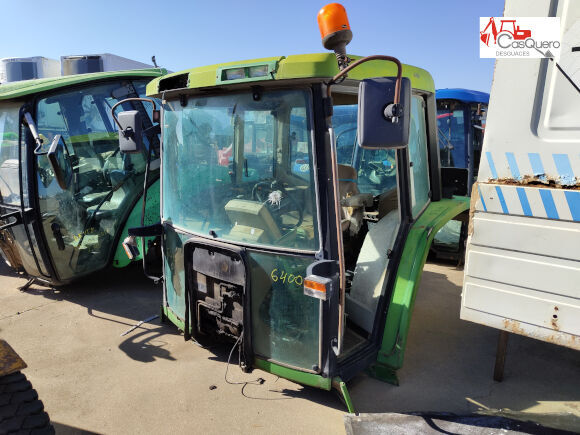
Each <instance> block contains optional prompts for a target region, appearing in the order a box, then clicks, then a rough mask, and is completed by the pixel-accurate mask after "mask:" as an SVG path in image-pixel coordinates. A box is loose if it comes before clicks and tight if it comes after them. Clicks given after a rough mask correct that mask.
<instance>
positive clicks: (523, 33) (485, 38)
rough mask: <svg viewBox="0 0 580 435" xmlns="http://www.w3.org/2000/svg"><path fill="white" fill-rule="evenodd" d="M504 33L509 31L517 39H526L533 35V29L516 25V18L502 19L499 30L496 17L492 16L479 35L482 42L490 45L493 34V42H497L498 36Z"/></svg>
mask: <svg viewBox="0 0 580 435" xmlns="http://www.w3.org/2000/svg"><path fill="white" fill-rule="evenodd" d="M490 27H491V31H490ZM502 33H508V34H510V35H511V37H512V38H513V39H516V40H525V39H527V38H531V36H532V31H531V30H523V29H520V26H518V25H516V20H501V25H500V28H499V30H497V26H496V24H495V19H494V18H493V17H491V18H490V19H489V22H488V23H487V26H485V29H483V30H481V31H480V32H479V35H480V36H479V37H480V39H481V40H482V42H483V43H484V44H485V45H487V46H488V47H489V43H490V39H491V36H492V35H493V43H494V44H497V38H498V36H499V35H501V34H502Z"/></svg>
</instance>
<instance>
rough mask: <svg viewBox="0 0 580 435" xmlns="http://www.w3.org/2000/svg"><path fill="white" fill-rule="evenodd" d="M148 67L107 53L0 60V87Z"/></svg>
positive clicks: (149, 66)
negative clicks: (28, 81)
mask: <svg viewBox="0 0 580 435" xmlns="http://www.w3.org/2000/svg"><path fill="white" fill-rule="evenodd" d="M152 67H153V65H149V64H146V63H143V62H138V61H136V60H132V59H128V58H126V57H121V56H117V55H114V54H111V53H102V54H79V55H69V56H61V58H60V60H56V59H49V58H47V57H42V56H32V57H7V58H3V59H0V84H2V83H10V82H16V81H20V80H30V79H43V78H49V77H58V76H61V75H63V76H66V75H72V74H87V73H94V72H105V71H123V70H131V69H146V68H152Z"/></svg>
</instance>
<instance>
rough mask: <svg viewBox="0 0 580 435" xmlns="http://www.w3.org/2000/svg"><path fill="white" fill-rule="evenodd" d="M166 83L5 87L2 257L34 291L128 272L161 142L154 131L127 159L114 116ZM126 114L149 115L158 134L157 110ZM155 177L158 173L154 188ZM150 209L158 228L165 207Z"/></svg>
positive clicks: (86, 80)
mask: <svg viewBox="0 0 580 435" xmlns="http://www.w3.org/2000/svg"><path fill="white" fill-rule="evenodd" d="M162 74H163V71H162V70H160V69H153V68H151V69H145V70H131V71H104V72H96V73H90V74H74V75H66V76H62V77H51V78H40V79H32V80H23V81H14V82H9V83H4V84H2V85H0V220H1V227H0V248H1V253H2V255H3V257H4V259H5V260H6V261H7V262H8V264H9V265H10V266H11V267H12V268H14V269H16V270H18V271H22V272H24V273H26V275H27V276H28V277H29V278H30V279H31V281H30V283H32V280H37V281H40V282H43V283H45V284H50V285H61V284H66V283H68V282H71V281H73V280H75V279H77V278H79V277H82V276H85V275H87V274H90V273H93V272H97V271H99V270H102V269H103V268H105V267H107V266H109V265H111V264H112V265H113V266H116V267H123V266H125V265H127V264H129V262H130V261H129V259H128V258H127V256H126V255H125V253H124V250H123V247H122V245H121V243H120V241H122V240H123V239H124V237H125V236H126V233H127V225H129V226H135V225H138V224H139V218H140V216H141V204H140V203H138V201H139V199H140V198H141V197H142V193H143V186H144V178H145V173H146V169H147V162H148V159H149V160H150V161H153V162H155V161H157V163H159V137H158V135H157V133H155V132H154V131H153V130H148V131H147V132H146V134H145V135H144V137H143V141H144V144H145V147H144V149H143V151H142V152H141V153H139V154H132V155H128V154H127V155H125V154H122V153H120V152H119V141H118V133H117V128H116V126H115V124H114V122H113V118H112V116H111V114H110V109H111V107H112V106H113V105H114V104H116V103H117V102H118V101H120V100H124V99H126V98H138V97H143V96H145V86H146V84H147V83H148V82H149V81H150V80H151V79H153V78H155V77H158V76H160V75H162ZM123 107H124V108H125V109H126V110H129V109H133V110H137V111H139V112H140V113H142V115H143V117H142V119H143V124H142V126H143V130H147V129H148V128H149V127H151V126H152V125H153V123H152V118H151V114H152V111H151V109H152V107H151V105H149V104H144V103H143V102H141V101H139V100H133V101H127V102H126V103H124V106H123ZM149 150H151V152H150V153H149ZM157 166H158V164H157ZM158 173H159V171H158V169H157V170H156V169H155V167H154V166H152V169H151V176H150V177H149V181H151V182H152V183H153V182H154V181H155V180H156V179H157V180H158ZM152 183H150V185H149V187H150V188H151V189H149V190H151V192H153V191H154V190H155V186H154V185H152ZM153 184H154V183H153ZM157 189H158V186H157ZM157 192H158V190H157ZM155 196H156V195H153V197H155ZM157 196H158V193H157ZM150 204H151V205H153V208H152V209H150V210H152V215H153V221H156V220H158V217H159V212H158V205H159V203H158V201H154V202H150ZM128 222H130V223H129V224H128ZM139 258H140V257H139Z"/></svg>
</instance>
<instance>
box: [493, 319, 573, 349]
mask: <svg viewBox="0 0 580 435" xmlns="http://www.w3.org/2000/svg"><path fill="white" fill-rule="evenodd" d="M551 322H552V328H553V330H554V332H553V333H551V334H550V333H548V334H541V335H539V334H538V332H537V330H536V329H534V328H530V327H529V326H528V325H527V324H525V323H521V322H518V321H517V320H512V319H503V320H502V323H503V329H504V330H505V331H508V332H512V333H514V334H519V335H523V336H525V337H531V338H535V339H538V340H543V341H547V342H548V343H553V344H557V345H559V346H566V347H570V348H572V349H577V350H580V337H578V336H576V335H573V334H565V333H561V332H559V331H558V326H557V320H555V319H552V320H551ZM554 323H555V325H554Z"/></svg>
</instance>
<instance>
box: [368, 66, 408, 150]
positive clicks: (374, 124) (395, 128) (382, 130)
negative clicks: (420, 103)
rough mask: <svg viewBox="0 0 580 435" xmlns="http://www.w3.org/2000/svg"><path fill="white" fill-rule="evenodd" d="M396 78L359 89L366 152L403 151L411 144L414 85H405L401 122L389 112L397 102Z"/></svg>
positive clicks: (370, 82) (371, 82) (380, 79)
mask: <svg viewBox="0 0 580 435" xmlns="http://www.w3.org/2000/svg"><path fill="white" fill-rule="evenodd" d="M395 83H396V78H395V77H376V78H372V79H365V80H363V81H362V82H361V83H360V85H359V100H358V142H359V145H360V146H361V147H362V148H370V149H389V148H403V147H406V146H407V145H408V143H409V126H410V119H411V81H410V80H409V79H408V78H405V77H403V79H402V81H401V93H400V100H399V103H400V109H401V113H400V114H398V117H397V118H391V117H389V116H387V115H386V112H385V109H387V107H389V106H390V105H392V104H393V102H394V100H395Z"/></svg>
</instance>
